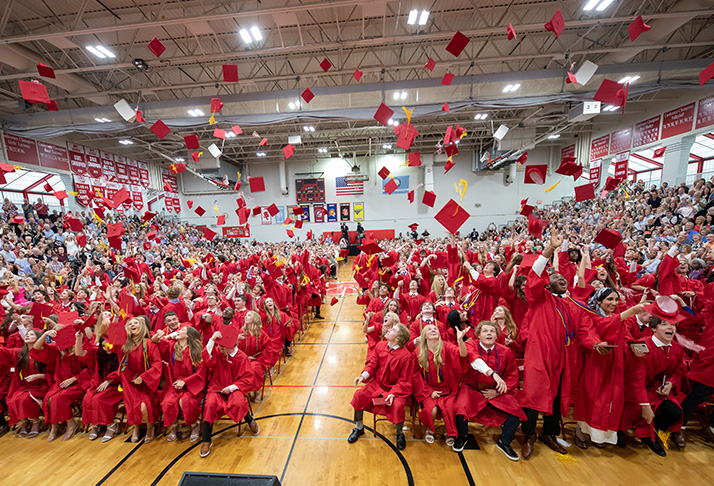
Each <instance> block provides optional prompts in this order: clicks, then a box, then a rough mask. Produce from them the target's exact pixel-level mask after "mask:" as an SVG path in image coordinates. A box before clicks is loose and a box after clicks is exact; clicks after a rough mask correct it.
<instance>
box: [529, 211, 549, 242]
mask: <svg viewBox="0 0 714 486" xmlns="http://www.w3.org/2000/svg"><path fill="white" fill-rule="evenodd" d="M546 226H548V222H547V221H543V220H542V219H538V218H536V217H535V216H533V214H529V215H528V233H530V234H531V235H533V237H535V238H538V239H540V238H542V237H543V228H545V227H546Z"/></svg>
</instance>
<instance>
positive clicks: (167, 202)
mask: <svg viewBox="0 0 714 486" xmlns="http://www.w3.org/2000/svg"><path fill="white" fill-rule="evenodd" d="M164 207H166V212H168V213H171V212H173V210H174V198H172V197H168V196H165V197H164Z"/></svg>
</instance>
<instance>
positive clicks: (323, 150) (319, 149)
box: [317, 147, 327, 154]
mask: <svg viewBox="0 0 714 486" xmlns="http://www.w3.org/2000/svg"><path fill="white" fill-rule="evenodd" d="M317 151H318V152H319V153H321V154H326V153H327V147H318V148H317Z"/></svg>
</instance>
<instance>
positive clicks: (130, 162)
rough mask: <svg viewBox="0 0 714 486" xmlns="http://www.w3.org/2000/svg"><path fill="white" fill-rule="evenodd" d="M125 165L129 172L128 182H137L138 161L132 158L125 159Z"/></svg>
mask: <svg viewBox="0 0 714 486" xmlns="http://www.w3.org/2000/svg"><path fill="white" fill-rule="evenodd" d="M126 165H127V170H128V172H129V182H130V183H131V184H136V183H137V182H139V162H138V161H136V160H134V159H127V161H126Z"/></svg>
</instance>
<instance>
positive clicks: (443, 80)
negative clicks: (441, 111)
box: [441, 73, 454, 86]
mask: <svg viewBox="0 0 714 486" xmlns="http://www.w3.org/2000/svg"><path fill="white" fill-rule="evenodd" d="M453 80H454V75H453V73H446V74H444V77H443V78H441V84H443V85H444V86H450V85H451V82H452V81H453Z"/></svg>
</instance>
